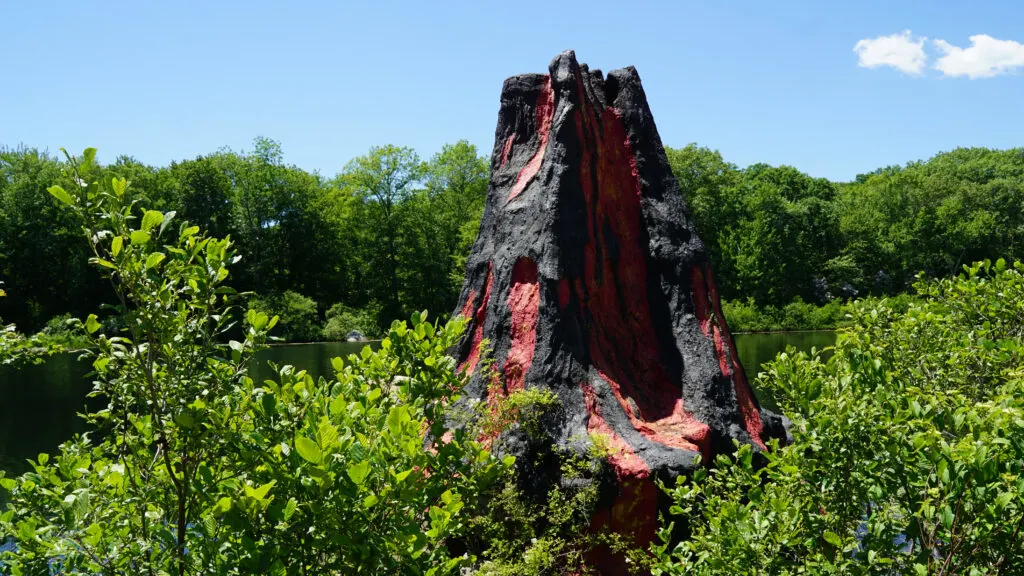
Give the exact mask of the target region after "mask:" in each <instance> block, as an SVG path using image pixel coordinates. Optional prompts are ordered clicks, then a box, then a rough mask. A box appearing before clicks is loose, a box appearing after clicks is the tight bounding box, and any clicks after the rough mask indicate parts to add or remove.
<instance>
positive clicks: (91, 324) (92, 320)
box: [85, 314, 100, 334]
mask: <svg viewBox="0 0 1024 576" xmlns="http://www.w3.org/2000/svg"><path fill="white" fill-rule="evenodd" d="M99 329H100V323H99V322H98V321H97V320H96V315H95V314H89V316H88V317H87V318H86V319H85V331H86V332H88V333H89V334H95V333H96V331H97V330H99Z"/></svg>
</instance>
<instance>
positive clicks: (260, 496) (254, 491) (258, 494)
mask: <svg viewBox="0 0 1024 576" xmlns="http://www.w3.org/2000/svg"><path fill="white" fill-rule="evenodd" d="M274 484H277V480H271V481H270V482H267V483H266V484H264V485H262V486H260V487H259V488H252V487H250V486H245V495H246V496H248V497H250V498H253V499H256V500H260V501H263V500H265V499H266V498H267V494H269V493H270V489H271V488H273V487H274Z"/></svg>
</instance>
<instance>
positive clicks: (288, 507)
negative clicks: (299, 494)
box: [283, 498, 299, 520]
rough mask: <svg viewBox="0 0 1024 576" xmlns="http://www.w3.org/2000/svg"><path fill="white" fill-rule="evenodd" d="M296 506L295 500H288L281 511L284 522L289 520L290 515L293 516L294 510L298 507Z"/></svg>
mask: <svg viewBox="0 0 1024 576" xmlns="http://www.w3.org/2000/svg"><path fill="white" fill-rule="evenodd" d="M298 505H299V503H298V502H297V501H296V500H295V498H289V499H288V503H287V504H285V505H284V511H283V514H284V519H285V520H288V519H290V518H291V517H292V515H294V514H295V509H296V508H297V507H298Z"/></svg>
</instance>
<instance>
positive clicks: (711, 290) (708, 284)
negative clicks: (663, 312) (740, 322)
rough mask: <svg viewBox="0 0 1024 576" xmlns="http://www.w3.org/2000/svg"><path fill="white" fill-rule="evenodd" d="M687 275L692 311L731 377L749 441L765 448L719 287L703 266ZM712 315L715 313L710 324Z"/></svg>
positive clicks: (721, 368)
mask: <svg viewBox="0 0 1024 576" xmlns="http://www.w3.org/2000/svg"><path fill="white" fill-rule="evenodd" d="M690 278H691V281H692V283H693V298H694V302H693V304H694V310H695V311H696V314H697V320H698V321H700V327H701V330H702V331H703V332H704V335H705V336H707V337H708V338H711V339H713V340H714V343H715V355H716V356H717V357H718V367H719V369H720V370H721V371H722V374H723V375H724V376H726V377H730V376H731V377H732V380H733V385H734V387H735V389H736V402H737V404H739V409H740V415H741V416H742V417H743V424H744V428H746V430H747V434H749V435H750V440H751V441H752V442H753V443H754V444H756V445H757V446H758V447H760V448H761V449H764V448H765V445H764V440H763V439H762V438H761V434H762V432H763V431H764V430H763V427H764V425H763V424H762V422H761V415H760V413H759V411H758V409H757V402H756V401H755V400H754V392H753V390H751V389H750V383H749V382H747V376H746V373H744V371H743V365H742V364H740V361H739V356H737V354H736V344H735V343H734V342H733V339H732V335H731V334H729V328H728V326H727V325H726V323H725V316H724V315H723V314H722V308H721V303H720V301H719V299H718V289H717V288H716V287H715V280H714V278H713V277H712V276H711V269H710V268H708V267H706V266H704V267H703V268H702V267H698V266H694V267H693V268H692V269H691V270H690ZM712 311H713V312H712ZM712 314H713V316H714V323H713V324H712Z"/></svg>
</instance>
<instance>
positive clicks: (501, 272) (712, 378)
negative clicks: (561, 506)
mask: <svg viewBox="0 0 1024 576" xmlns="http://www.w3.org/2000/svg"><path fill="white" fill-rule="evenodd" d="M466 272H467V273H466V282H465V285H464V286H463V289H462V294H461V297H460V303H459V307H458V309H457V310H456V312H457V313H460V314H462V315H463V316H466V317H467V318H469V319H470V324H469V326H468V327H467V332H466V336H465V338H464V340H463V342H462V343H461V344H460V345H459V347H458V349H457V353H456V356H457V360H458V361H459V363H460V366H462V367H463V369H465V370H466V371H467V372H468V373H470V374H471V379H470V384H469V386H468V388H467V393H468V395H469V396H471V397H475V398H480V399H483V398H486V397H487V396H488V395H489V394H490V395H494V394H509V393H511V392H514V391H516V390H520V389H522V388H524V387H541V388H547V389H550V390H552V391H554V392H555V393H556V394H557V395H558V397H559V399H560V402H561V406H562V416H563V417H562V418H559V419H557V421H555V420H553V421H550V422H548V423H547V426H548V428H550V430H548V431H547V432H548V433H549V435H550V437H551V438H554V439H555V442H556V443H558V444H560V445H561V446H562V447H564V448H565V449H568V450H574V449H575V450H579V445H580V443H581V439H582V443H584V444H585V443H586V442H587V438H593V436H594V435H595V434H597V435H600V436H601V437H603V439H604V440H603V442H604V444H605V445H606V446H607V447H609V448H610V450H609V451H610V456H609V462H610V463H611V465H612V467H613V468H614V470H615V476H616V478H617V486H616V490H615V496H614V497H613V502H612V503H611V504H610V506H609V507H608V508H607V509H605V510H604V511H603V512H602V513H601V515H602V517H601V518H598V519H597V520H599V521H603V522H606V523H608V524H610V525H611V527H612V528H615V529H617V530H621V531H628V532H631V533H633V534H634V535H635V536H636V537H637V538H638V539H639V540H642V541H643V540H649V539H650V538H651V537H653V534H654V526H655V525H656V519H657V512H656V507H657V501H658V491H657V488H656V486H655V484H654V482H653V480H654V477H655V476H658V477H661V478H663V479H665V480H670V479H671V477H673V476H676V475H679V474H684V473H686V472H687V471H690V470H692V469H693V468H694V466H695V465H696V462H695V457H696V456H697V455H698V454H701V455H703V457H704V461H705V462H706V461H708V460H709V459H710V458H712V457H713V456H714V455H715V454H718V453H721V452H724V451H731V450H733V444H732V442H733V440H738V441H740V442H741V443H747V444H753V445H754V446H755V447H757V448H758V449H763V448H764V446H765V441H766V440H767V439H768V438H769V437H771V436H779V437H781V436H784V435H785V430H784V426H783V421H782V419H781V418H780V417H779V416H776V415H774V414H772V413H770V412H768V411H766V410H764V409H762V408H761V407H760V406H759V405H758V402H757V400H756V398H755V397H754V395H753V393H752V391H751V388H750V385H749V384H748V382H747V379H746V376H745V375H744V372H743V367H742V366H741V365H740V363H739V360H738V358H737V356H736V346H735V344H734V342H733V339H732V336H731V335H730V334H729V329H728V327H727V326H726V322H725V318H724V317H723V316H722V311H721V308H720V306H719V301H718V294H717V291H716V289H715V283H714V279H713V277H712V274H711V270H710V268H709V267H708V257H707V252H706V250H705V248H704V245H703V244H702V243H701V241H700V239H699V238H698V237H697V234H696V233H695V229H694V226H693V223H692V222H691V220H690V218H689V216H688V214H687V211H686V208H685V205H684V200H683V196H682V194H681V193H680V190H679V185H678V183H677V182H676V179H675V177H673V175H672V171H671V169H670V168H669V164H668V159H667V158H666V156H665V150H664V148H663V147H662V143H661V139H660V137H659V136H658V131H657V128H656V127H655V125H654V119H653V118H652V116H651V111H650V108H649V107H648V105H647V98H646V96H645V94H644V90H643V87H642V86H641V85H640V78H639V76H638V75H637V73H636V70H635V69H633V68H632V67H630V68H625V69H622V70H615V71H613V72H611V73H609V74H608V77H607V78H604V77H603V76H602V74H601V72H600V71H597V70H595V71H592V72H591V71H589V70H588V69H587V66H586V65H582V66H581V65H579V64H578V63H577V62H576V58H575V54H574V53H573V52H565V53H563V54H561V55H559V56H558V57H556V58H555V59H554V60H553V61H552V63H551V66H550V75H542V74H523V75H520V76H513V77H511V78H509V79H508V80H506V81H505V84H504V87H503V88H502V94H501V110H500V112H499V113H498V127H497V130H496V132H495V144H494V152H493V156H492V160H491V181H490V189H489V191H488V195H487V205H486V208H485V210H484V215H483V221H482V223H481V225H480V232H479V236H478V237H477V240H476V244H475V245H474V246H473V250H472V253H471V255H470V257H469V260H468V263H467V271H466ZM485 339H486V340H487V341H489V343H490V344H489V346H490V348H491V350H492V352H491V358H492V359H493V367H494V370H484V369H482V368H481V364H480V360H481V355H482V350H481V348H482V345H481V343H482V342H483V341H484V340H485Z"/></svg>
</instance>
